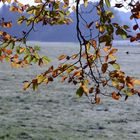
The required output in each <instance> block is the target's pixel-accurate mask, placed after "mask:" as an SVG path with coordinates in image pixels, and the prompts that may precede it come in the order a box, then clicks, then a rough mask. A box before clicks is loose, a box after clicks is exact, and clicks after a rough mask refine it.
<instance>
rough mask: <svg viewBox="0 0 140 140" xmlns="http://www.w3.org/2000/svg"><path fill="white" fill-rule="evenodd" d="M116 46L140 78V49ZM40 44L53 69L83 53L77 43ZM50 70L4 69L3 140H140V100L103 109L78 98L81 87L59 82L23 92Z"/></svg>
mask: <svg viewBox="0 0 140 140" xmlns="http://www.w3.org/2000/svg"><path fill="white" fill-rule="evenodd" d="M30 43H31V44H34V43H35V42H30ZM115 43H116V44H115ZM115 43H114V45H118V46H120V47H118V48H119V52H120V53H119V54H118V58H119V62H120V63H121V65H122V69H123V70H125V71H126V72H127V73H128V74H131V75H132V76H135V77H139V78H140V45H139V44H135V45H133V46H132V47H128V46H129V44H128V43H122V42H115ZM118 43H120V44H118ZM36 44H41V46H42V51H41V53H43V54H47V55H48V56H50V57H51V58H53V59H52V61H53V62H52V63H53V64H54V63H56V60H57V59H56V56H57V55H59V54H61V53H64V52H65V53H68V54H70V53H72V52H76V51H77V50H78V46H77V44H74V43H63V44H62V43H39V42H36ZM126 51H129V54H128V55H127V54H126ZM47 67H48V66H45V67H43V68H39V67H38V66H31V67H27V68H24V69H12V68H11V67H10V66H7V65H6V64H1V65H0V140H122V139H123V140H140V98H139V97H138V96H134V97H132V98H130V99H128V100H127V101H126V102H124V101H123V99H122V100H120V101H114V100H110V99H109V98H107V99H106V98H104V99H103V101H102V103H101V104H100V105H91V104H89V102H88V100H87V99H86V97H83V98H81V99H77V98H76V96H75V90H76V88H75V87H73V86H70V85H67V84H60V83H59V82H58V81H57V80H56V81H55V82H54V83H52V84H50V85H48V86H41V87H40V88H39V90H38V91H36V92H33V91H32V90H28V91H22V81H25V80H29V79H30V78H33V77H34V76H35V75H36V74H38V73H40V72H41V71H43V70H45V69H46V68H47Z"/></svg>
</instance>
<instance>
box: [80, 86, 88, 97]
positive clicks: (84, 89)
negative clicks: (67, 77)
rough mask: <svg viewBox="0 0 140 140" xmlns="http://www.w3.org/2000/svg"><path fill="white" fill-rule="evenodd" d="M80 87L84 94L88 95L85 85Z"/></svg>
mask: <svg viewBox="0 0 140 140" xmlns="http://www.w3.org/2000/svg"><path fill="white" fill-rule="evenodd" d="M81 87H82V89H83V91H84V93H85V94H86V95H88V93H89V90H88V88H87V86H86V85H82V86H81Z"/></svg>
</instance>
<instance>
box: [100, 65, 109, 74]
mask: <svg viewBox="0 0 140 140" xmlns="http://www.w3.org/2000/svg"><path fill="white" fill-rule="evenodd" d="M107 68H108V64H107V63H104V64H102V67H101V70H102V72H103V73H105V72H106V70H107Z"/></svg>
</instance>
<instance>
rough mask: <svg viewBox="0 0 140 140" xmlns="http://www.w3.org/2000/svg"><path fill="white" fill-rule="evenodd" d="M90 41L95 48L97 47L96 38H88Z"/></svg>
mask: <svg viewBox="0 0 140 140" xmlns="http://www.w3.org/2000/svg"><path fill="white" fill-rule="evenodd" d="M90 43H91V45H92V46H93V47H94V48H95V49H96V47H97V43H96V40H90Z"/></svg>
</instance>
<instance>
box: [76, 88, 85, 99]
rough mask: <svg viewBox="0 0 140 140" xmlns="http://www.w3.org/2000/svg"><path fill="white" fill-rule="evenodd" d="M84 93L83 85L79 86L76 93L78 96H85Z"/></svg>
mask: <svg viewBox="0 0 140 140" xmlns="http://www.w3.org/2000/svg"><path fill="white" fill-rule="evenodd" d="M83 93H84V90H83V88H82V87H79V88H78V89H77V91H76V95H77V96H78V97H82V96H83Z"/></svg>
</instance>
